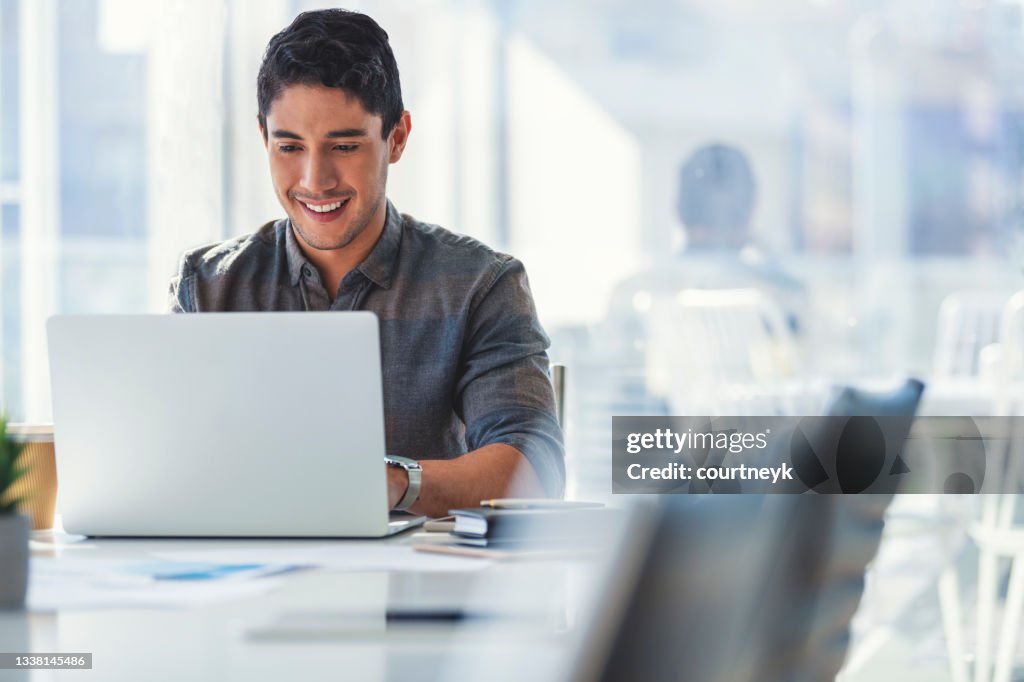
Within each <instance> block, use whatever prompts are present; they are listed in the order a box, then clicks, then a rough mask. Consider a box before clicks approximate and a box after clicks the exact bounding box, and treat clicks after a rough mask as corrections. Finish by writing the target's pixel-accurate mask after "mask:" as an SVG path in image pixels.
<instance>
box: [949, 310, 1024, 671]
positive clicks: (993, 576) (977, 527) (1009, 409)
mask: <svg viewBox="0 0 1024 682" xmlns="http://www.w3.org/2000/svg"><path fill="white" fill-rule="evenodd" d="M998 340H999V353H998V356H997V358H996V363H997V364H996V371H995V377H996V384H995V397H994V413H995V414H997V415H1004V416H1015V415H1019V414H1021V410H1022V408H1024V391H1022V386H1024V292H1017V293H1016V294H1014V295H1013V296H1011V297H1010V299H1009V301H1008V302H1006V304H1005V307H1004V308H1003V309H1002V312H1001V315H1000V317H999V337H998ZM1019 422H1021V419H1020V417H1018V418H1016V419H1014V420H1013V421H1012V422H1010V424H1011V425H1012V427H1013V428H1014V431H1016V430H1017V428H1018V424H1019ZM1008 435H1009V437H1008V438H1007V440H1006V442H1007V446H1006V449H1005V450H1004V451H1002V452H997V453H995V454H996V455H997V456H996V457H994V458H993V460H994V461H993V465H994V466H993V468H994V470H995V471H997V472H999V474H1001V475H1000V476H997V477H996V480H998V481H999V488H998V489H997V490H992V491H991V492H993V493H995V494H987V495H983V496H982V503H981V517H980V519H979V520H978V522H977V523H975V524H973V526H972V527H971V528H970V531H969V532H970V536H971V538H972V539H973V540H974V542H975V544H976V545H977V546H978V590H977V610H976V621H975V646H976V649H977V650H976V655H975V663H974V670H973V673H974V674H973V679H974V682H988V680H994V681H995V682H1009V680H1010V678H1011V674H1012V670H1013V665H1014V659H1015V655H1016V645H1017V641H1018V638H1019V636H1020V627H1021V614H1022V611H1024V527H1022V526H1021V525H1020V524H1018V523H1016V521H1015V518H1016V513H1017V501H1018V498H1019V491H1020V490H1021V486H1022V480H1021V478H1022V474H1024V467H1022V461H1021V460H1024V450H1022V442H1024V433H1016V432H1014V433H1010V434H1008ZM1003 559H1008V560H1009V571H1010V585H1009V590H1008V592H1007V597H1006V603H1005V606H1004V609H1003V613H1004V615H1003V620H1002V624H1001V625H1002V627H1001V628H1000V630H998V632H999V636H998V642H996V641H995V633H996V632H997V631H996V628H995V621H996V611H997V610H998V604H999V582H1000V575H1001V572H1002V571H1001V563H1002V560H1003ZM939 589H940V599H941V604H942V609H943V618H944V621H945V623H946V632H947V635H946V638H947V648H948V651H949V661H950V673H951V676H952V678H953V681H954V682H966V680H967V679H968V671H967V664H966V661H965V658H964V646H963V637H962V633H961V628H962V622H963V619H962V616H961V609H960V599H959V587H958V576H957V572H956V570H955V568H953V567H952V566H949V567H947V568H946V569H945V570H944V572H943V576H942V578H941V579H940V585H939Z"/></svg>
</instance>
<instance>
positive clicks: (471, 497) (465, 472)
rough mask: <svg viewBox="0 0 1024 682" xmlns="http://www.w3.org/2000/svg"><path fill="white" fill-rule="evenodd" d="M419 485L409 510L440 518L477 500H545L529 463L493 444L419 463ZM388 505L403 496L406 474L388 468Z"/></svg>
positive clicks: (502, 446) (541, 487)
mask: <svg viewBox="0 0 1024 682" xmlns="http://www.w3.org/2000/svg"><path fill="white" fill-rule="evenodd" d="M420 465H421V466H422V467H423V482H422V487H421V488H420V497H419V499H418V500H417V501H416V503H415V504H413V505H412V507H410V509H409V511H411V512H413V513H416V514H424V515H426V516H434V517H437V516H444V515H445V514H447V513H448V510H449V509H457V508H459V507H477V506H479V505H480V501H481V500H488V499H493V498H497V497H545V496H546V493H545V491H544V486H543V485H541V482H540V479H539V478H538V477H537V474H536V472H534V470H533V467H532V466H531V465H530V463H529V461H528V460H527V459H526V457H525V456H523V453H521V452H519V451H518V450H516V449H515V448H513V447H512V446H510V445H505V444H504V443H494V444H492V445H485V446H483V447H482V448H479V449H477V450H474V451H473V452H467V453H466V454H465V455H462V456H461V457H456V458H455V459H431V460H423V461H421V462H420ZM387 471H388V505H389V507H392V508H393V507H394V506H395V505H396V504H398V502H399V500H401V499H402V496H403V495H404V494H405V490H406V488H407V487H408V485H409V475H408V474H407V473H406V472H405V470H404V469H401V468H399V467H390V466H389V467H388V468H387Z"/></svg>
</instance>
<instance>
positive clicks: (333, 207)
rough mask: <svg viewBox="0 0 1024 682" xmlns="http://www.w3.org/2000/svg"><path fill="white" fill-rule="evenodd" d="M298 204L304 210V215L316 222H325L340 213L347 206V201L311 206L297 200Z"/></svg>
mask: <svg viewBox="0 0 1024 682" xmlns="http://www.w3.org/2000/svg"><path fill="white" fill-rule="evenodd" d="M296 201H298V203H299V204H301V205H302V207H303V208H304V209H306V213H307V214H308V215H310V216H312V217H313V218H316V219H317V220H321V221H322V220H325V219H330V218H334V217H335V216H337V215H338V214H339V213H341V212H342V211H343V210H344V209H345V207H346V206H347V205H348V202H349V200H348V199H341V200H339V201H332V202H330V203H327V204H312V203H308V202H306V201H302V200H301V199H297V200H296Z"/></svg>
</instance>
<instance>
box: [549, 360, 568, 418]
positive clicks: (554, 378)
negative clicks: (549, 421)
mask: <svg viewBox="0 0 1024 682" xmlns="http://www.w3.org/2000/svg"><path fill="white" fill-rule="evenodd" d="M549 374H550V375H551V387H552V388H553V389H554V391H555V416H556V417H557V418H558V423H559V425H561V427H562V430H563V431H564V430H565V365H562V364H558V363H552V364H551V368H550V370H549Z"/></svg>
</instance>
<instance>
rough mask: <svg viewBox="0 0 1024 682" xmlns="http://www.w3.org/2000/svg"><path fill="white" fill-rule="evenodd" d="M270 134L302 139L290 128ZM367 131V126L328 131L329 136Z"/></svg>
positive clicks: (353, 135) (346, 135) (290, 138)
mask: <svg viewBox="0 0 1024 682" xmlns="http://www.w3.org/2000/svg"><path fill="white" fill-rule="evenodd" d="M270 136H271V137H274V138H279V137H280V138H287V139H289V140H301V139H302V135H299V134H298V133H293V132H292V131H290V130H272V131H271V132H270ZM366 136H367V132H366V129H365V128H344V129H342V130H332V131H330V132H329V133H327V137H329V138H338V137H366Z"/></svg>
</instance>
